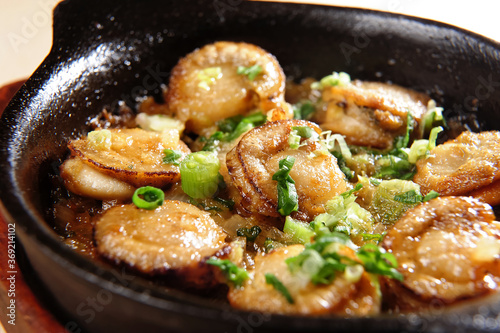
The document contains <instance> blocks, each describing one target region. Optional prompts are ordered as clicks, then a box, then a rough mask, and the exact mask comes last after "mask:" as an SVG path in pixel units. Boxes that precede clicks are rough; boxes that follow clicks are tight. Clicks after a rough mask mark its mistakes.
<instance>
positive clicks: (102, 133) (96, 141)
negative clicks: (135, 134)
mask: <svg viewBox="0 0 500 333" xmlns="http://www.w3.org/2000/svg"><path fill="white" fill-rule="evenodd" d="M87 139H88V140H89V143H90V145H91V146H92V147H93V148H94V149H99V150H107V149H110V148H111V131H110V130H107V129H102V130H95V131H92V132H89V133H88V134H87Z"/></svg>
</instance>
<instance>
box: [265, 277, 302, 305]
mask: <svg viewBox="0 0 500 333" xmlns="http://www.w3.org/2000/svg"><path fill="white" fill-rule="evenodd" d="M265 277H266V283H267V284H270V285H271V286H273V288H274V289H275V290H276V291H278V292H279V293H280V294H281V295H283V296H284V297H285V298H286V300H287V302H288V303H290V304H293V303H295V301H294V300H293V298H292V295H290V292H289V291H288V289H287V288H286V287H285V285H284V284H283V283H281V281H280V280H279V279H278V278H277V277H276V276H275V275H274V274H271V273H266V274H265Z"/></svg>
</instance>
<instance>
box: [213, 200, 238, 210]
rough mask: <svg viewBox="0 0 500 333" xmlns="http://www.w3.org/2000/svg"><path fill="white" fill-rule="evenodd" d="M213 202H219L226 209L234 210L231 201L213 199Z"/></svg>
mask: <svg viewBox="0 0 500 333" xmlns="http://www.w3.org/2000/svg"><path fill="white" fill-rule="evenodd" d="M214 200H215V201H217V202H220V203H221V204H222V205H223V206H224V207H226V208H228V209H229V210H233V208H234V201H233V200H231V199H228V200H226V199H222V198H219V197H216V198H214Z"/></svg>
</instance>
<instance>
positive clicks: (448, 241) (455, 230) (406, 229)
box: [382, 196, 500, 311]
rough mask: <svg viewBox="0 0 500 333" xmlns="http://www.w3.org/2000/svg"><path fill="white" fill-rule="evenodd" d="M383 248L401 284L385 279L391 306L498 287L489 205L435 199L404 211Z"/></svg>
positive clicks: (420, 305) (498, 238)
mask: <svg viewBox="0 0 500 333" xmlns="http://www.w3.org/2000/svg"><path fill="white" fill-rule="evenodd" d="M382 246H383V247H384V248H385V249H387V250H388V251H389V252H391V253H392V254H393V255H394V256H395V257H396V259H397V261H398V264H399V268H398V270H399V271H400V272H401V273H402V274H403V276H404V280H403V282H399V281H396V280H390V279H386V280H385V292H384V297H385V298H386V299H387V301H388V303H389V304H391V303H392V304H393V307H394V308H399V309H400V310H403V311H412V310H420V309H424V308H427V307H429V306H432V305H433V304H442V305H446V304H452V303H454V302H457V301H460V300H463V299H470V298H473V297H477V296H481V295H486V294H489V293H492V292H494V291H496V290H498V289H499V285H498V284H499V283H500V223H499V222H497V221H495V216H494V214H493V212H492V209H491V207H490V206H489V205H487V204H484V203H481V202H479V201H478V200H476V199H473V198H469V197H451V196H450V197H439V198H436V199H433V200H430V201H428V202H426V203H423V204H420V205H418V206H417V207H415V208H413V209H411V210H409V211H408V212H407V213H406V215H405V216H404V217H403V218H401V219H400V220H399V221H397V222H396V224H395V225H394V227H393V228H392V229H390V230H389V231H388V233H387V235H386V236H385V238H384V240H383V242H382Z"/></svg>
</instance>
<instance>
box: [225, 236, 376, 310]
mask: <svg viewBox="0 0 500 333" xmlns="http://www.w3.org/2000/svg"><path fill="white" fill-rule="evenodd" d="M303 250H304V246H303V245H291V246H286V247H281V248H278V249H276V250H274V251H272V252H270V253H269V254H266V255H260V256H257V257H256V258H255V268H254V270H253V271H251V272H250V278H249V279H248V280H246V281H245V283H244V284H243V286H242V287H241V288H231V290H230V291H229V294H228V299H229V302H230V303H231V305H232V306H234V307H235V308H238V309H242V310H247V311H261V312H272V313H280V314H300V315H325V314H338V315H344V316H354V315H358V316H363V315H372V314H377V313H379V311H380V295H379V289H378V285H377V282H376V281H375V280H372V278H371V277H370V275H369V274H368V273H366V272H363V273H362V274H361V277H360V278H359V279H358V280H357V281H349V280H348V279H346V278H345V277H344V276H343V273H339V274H338V276H337V277H335V279H334V280H333V281H332V282H331V283H330V284H318V285H314V284H313V283H311V282H307V281H306V282H305V283H304V281H303V278H302V277H299V276H296V275H294V274H292V273H291V272H290V270H289V269H288V266H287V264H286V262H285V260H286V259H288V258H291V257H294V256H297V255H299V254H300V253H301V252H302V251H303ZM345 250H350V249H345ZM346 255H347V256H349V257H352V258H353V259H354V252H353V251H352V250H350V252H349V253H346ZM266 274H273V275H274V276H275V277H276V278H277V279H278V280H279V281H280V282H281V283H282V284H283V285H284V286H285V287H286V288H287V290H288V292H289V294H290V296H291V298H292V300H293V303H291V302H289V300H287V299H286V298H285V297H284V296H283V294H281V293H280V292H279V291H277V290H276V289H275V288H274V287H273V286H272V285H270V284H267V283H266V278H265V275H266Z"/></svg>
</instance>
